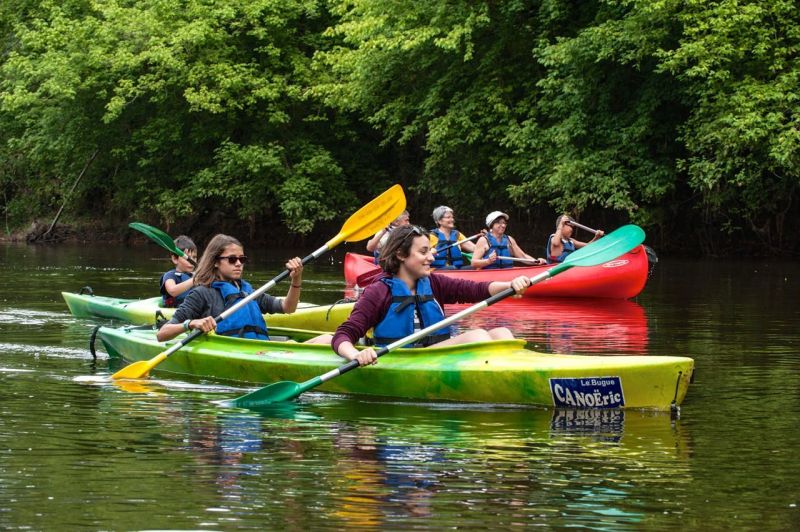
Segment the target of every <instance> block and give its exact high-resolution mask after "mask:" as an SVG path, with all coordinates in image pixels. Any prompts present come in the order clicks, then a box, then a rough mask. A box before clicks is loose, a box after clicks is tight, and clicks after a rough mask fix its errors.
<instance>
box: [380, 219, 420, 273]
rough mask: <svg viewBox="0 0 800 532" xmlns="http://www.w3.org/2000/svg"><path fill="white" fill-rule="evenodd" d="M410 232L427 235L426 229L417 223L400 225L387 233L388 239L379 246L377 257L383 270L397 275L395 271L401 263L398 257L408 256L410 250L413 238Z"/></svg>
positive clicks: (397, 270)
mask: <svg viewBox="0 0 800 532" xmlns="http://www.w3.org/2000/svg"><path fill="white" fill-rule="evenodd" d="M412 234H413V235H414V236H424V237H426V238H427V237H428V231H427V230H426V229H423V228H422V227H420V226H418V225H401V226H400V227H397V228H395V230H394V231H392V234H391V235H389V240H387V241H386V243H385V244H384V245H383V247H382V248H381V254H380V256H379V257H378V264H380V265H381V268H383V271H385V272H386V273H390V274H392V275H397V272H399V271H400V265H401V264H402V263H403V261H401V260H400V257H403V258H405V257H408V255H409V253H410V252H411V245H412V244H413V243H414V238H409V235H412ZM398 255H399V256H400V257H398Z"/></svg>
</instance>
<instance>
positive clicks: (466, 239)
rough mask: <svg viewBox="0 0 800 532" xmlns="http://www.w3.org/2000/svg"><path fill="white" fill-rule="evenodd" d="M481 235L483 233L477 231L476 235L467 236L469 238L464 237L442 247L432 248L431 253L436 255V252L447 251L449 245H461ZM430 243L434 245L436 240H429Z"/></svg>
mask: <svg viewBox="0 0 800 532" xmlns="http://www.w3.org/2000/svg"><path fill="white" fill-rule="evenodd" d="M481 235H483V233H478V234H477V235H472V236H471V237H469V238H465V239H464V240H459V241H458V242H453V243H452V244H450V245H449V246H445V247H443V248H442V249H434V250H433V253H434V254H437V255H438V254H439V253H441V252H442V251H447V250H448V249H450V248H451V247H453V246H460V245H461V244H463V243H464V242H471V241H472V240H475V239H476V238H478V237H479V236H481ZM434 236H435V235H434ZM437 241H438V240H437ZM431 245H432V246H435V245H436V242H431Z"/></svg>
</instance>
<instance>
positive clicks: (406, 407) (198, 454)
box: [0, 245, 800, 530]
mask: <svg viewBox="0 0 800 532" xmlns="http://www.w3.org/2000/svg"><path fill="white" fill-rule="evenodd" d="M354 250H356V251H359V248H356V249H354ZM336 251H337V252H336V253H334V254H333V255H332V256H331V257H325V258H323V259H320V261H319V263H318V264H314V265H311V266H309V267H308V268H307V272H306V275H305V278H306V281H305V283H304V300H306V301H309V302H312V303H332V302H333V301H335V300H337V299H339V298H341V297H342V295H343V291H344V281H343V278H342V274H341V271H342V265H341V260H342V250H336ZM289 253H291V252H290V251H283V252H281V253H277V254H275V255H274V257H273V259H274V260H269V259H268V257H266V256H265V255H266V254H265V252H264V251H263V250H248V255H251V256H254V257H255V259H256V260H255V261H254V263H253V264H252V265H251V264H248V274H247V275H246V277H247V278H248V279H250V280H251V282H253V284H261V283H263V282H265V281H266V280H268V279H270V278H272V277H273V276H274V275H276V274H277V273H278V272H279V271H280V269H281V266H282V261H281V260H279V259H284V260H285V258H286V257H288V256H289ZM297 254H300V255H302V254H303V253H302V252H297ZM166 269H167V261H166V260H165V259H164V257H163V253H161V252H160V250H159V249H158V248H156V247H155V246H152V245H150V246H147V247H140V248H126V247H123V246H116V245H86V246H63V247H55V248H51V247H26V246H17V245H3V246H0V274H2V276H3V278H4V279H5V286H4V288H3V290H2V292H1V293H0V528H3V529H12V530H14V529H34V530H53V529H64V528H67V529H77V528H87V529H104V530H144V529H165V528H169V529H194V530H233V529H239V528H254V529H264V528H281V529H285V528H291V529H306V528H314V529H319V528H335V529H341V528H344V527H364V528H379V527H380V528H390V529H398V528H403V529H406V528H433V529H441V528H450V527H452V528H488V527H492V528H498V527H499V528H507V527H511V526H517V525H521V526H531V525H544V526H550V527H567V526H580V527H588V528H595V529H609V530H620V529H637V530H638V529H651V528H664V529H674V528H678V527H681V528H692V529H699V528H703V529H723V528H730V527H737V528H745V529H772V530H789V529H795V530H796V529H798V527H800V508H799V507H798V505H800V465H798V464H800V461H799V460H798V458H797V449H798V448H800V430H798V429H799V428H800V407H799V406H800V377H799V375H800V354H798V351H800V347H798V346H800V341H798V340H799V338H798V337H799V336H800V333H798V331H800V309H798V305H797V302H798V294H800V290H799V289H800V286H799V284H800V283H798V279H800V265H798V263H796V262H788V261H783V262H781V261H761V260H741V261H724V262H723V261H710V260H702V261H700V260H696V261H680V260H669V259H664V258H662V260H661V262H660V263H659V264H658V265H657V267H656V269H655V271H654V272H653V276H652V278H651V279H650V280H649V282H648V285H647V287H646V288H645V290H644V292H643V293H642V294H641V295H640V296H639V297H638V298H637V299H636V300H634V301H627V302H626V301H621V302H614V301H605V302H604V301H584V302H581V301H573V302H569V301H567V302H560V303H559V302H554V301H510V302H503V303H501V304H499V305H497V306H494V307H491V308H490V309H487V310H484V311H482V312H483V313H482V314H480V313H479V314H477V315H474V316H472V317H470V318H468V320H467V323H465V324H464V325H465V326H493V325H506V326H509V327H511V328H512V329H513V330H514V332H515V333H516V334H517V335H518V336H521V337H524V338H526V339H527V340H528V341H529V343H530V346H531V347H532V348H534V349H537V350H540V351H549V352H563V353H593V354H596V353H607V354H621V355H624V354H649V355H653V356H657V355H665V354H669V355H687V356H691V357H693V358H694V359H695V362H696V378H695V382H694V384H693V385H692V386H691V387H690V389H689V393H688V395H687V398H686V400H685V402H684V404H683V407H682V410H681V413H680V417H679V418H678V419H672V418H671V417H670V415H669V414H664V413H654V412H640V411H624V412H623V411H581V410H552V409H547V408H515V407H508V406H505V407H504V406H481V405H469V404H435V403H409V402H403V401H379V400H373V399H366V398H356V397H347V396H340V395H331V394H324V393H313V392H312V393H307V394H304V395H303V396H302V397H301V399H300V400H299V401H298V402H297V403H295V404H292V405H289V406H286V407H285V408H280V409H276V410H275V411H270V412H262V413H254V412H250V411H245V410H238V409H230V408H222V407H219V406H217V405H216V404H214V403H213V402H212V401H213V400H217V399H225V398H230V397H235V396H238V395H241V394H242V393H244V392H245V391H246V390H247V389H246V388H237V387H232V386H229V385H222V384H219V383H214V382H212V381H201V380H195V381H181V380H178V379H176V378H175V377H174V376H167V375H158V374H154V376H153V377H152V378H151V379H150V381H148V382H147V383H146V384H143V385H141V386H138V387H134V388H120V387H117V386H115V385H112V384H103V385H98V384H94V385H92V384H87V383H85V382H82V381H81V379H80V377H82V376H87V375H108V374H109V372H110V370H109V361H108V359H107V357H106V355H105V353H103V352H102V351H100V352H99V354H98V359H97V360H96V361H95V360H93V358H92V356H91V354H90V352H89V349H88V338H89V335H90V333H91V330H92V328H93V327H94V326H95V325H97V324H98V323H99V322H95V321H92V320H82V319H75V318H73V317H72V316H71V315H70V314H69V312H68V311H67V308H66V305H65V304H64V302H63V300H62V299H61V296H60V292H61V291H62V290H65V291H77V290H78V289H79V288H80V287H82V286H84V285H91V286H92V288H93V289H94V291H95V293H97V294H99V295H112V296H117V297H132V298H139V297H147V296H151V295H155V293H156V290H157V279H158V276H159V275H160V273H162V272H163V271H164V270H166ZM280 288H281V289H280V290H277V291H276V293H278V294H280V293H283V291H284V290H285V286H283V287H280ZM389 356H391V355H389ZM76 379H77V380H76Z"/></svg>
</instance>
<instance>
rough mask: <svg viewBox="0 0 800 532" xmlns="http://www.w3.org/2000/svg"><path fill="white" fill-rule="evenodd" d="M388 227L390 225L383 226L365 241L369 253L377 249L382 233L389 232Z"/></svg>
mask: <svg viewBox="0 0 800 532" xmlns="http://www.w3.org/2000/svg"><path fill="white" fill-rule="evenodd" d="M390 228H391V226H388V227H384V228H383V229H381V230H380V231H378V232H377V233H375V235H374V236H373V237H372V238H370V239H369V241H368V242H367V251H369V252H370V253H375V251H376V250H377V249H378V244H380V242H381V238H383V235H385V234H386V233H388V232H389V229H390Z"/></svg>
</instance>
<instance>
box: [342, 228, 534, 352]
mask: <svg viewBox="0 0 800 532" xmlns="http://www.w3.org/2000/svg"><path fill="white" fill-rule="evenodd" d="M433 260H434V259H433V252H432V250H431V246H430V240H429V238H428V232H427V231H426V230H425V229H422V228H421V227H418V226H415V225H408V226H403V227H399V228H397V229H395V230H394V231H393V232H392V235H391V237H390V238H389V240H388V241H387V242H386V244H385V245H384V246H383V249H382V250H381V255H380V259H379V261H380V264H381V267H382V268H383V270H384V272H385V273H384V275H383V276H382V277H381V278H379V279H377V280H376V281H374V282H373V283H372V284H371V285H369V286H368V287H367V289H366V290H365V291H364V293H363V294H362V295H361V297H360V298H359V300H358V303H356V305H355V307H354V308H353V312H352V314H350V318H348V320H347V321H346V322H344V323H343V324H342V325H340V326H339V327H338V328H337V329H336V334H335V335H334V337H333V341H332V342H331V346H332V347H333V350H334V352H336V353H337V354H338V355H339V356H341V357H344V358H346V359H348V360H354V359H357V360H358V362H359V364H361V365H362V366H363V365H366V364H374V363H376V362H377V355H376V354H375V349H373V348H371V347H370V348H367V349H364V350H358V349H357V348H356V347H355V344H356V343H357V342H358V340H359V339H360V338H362V337H364V335H365V334H366V333H367V331H368V330H369V329H371V328H372V327H375V326H376V325H379V324H382V323H385V320H384V318H385V317H386V315H387V313H388V312H389V309H390V307H391V306H392V305H393V295H392V289H391V288H390V286H389V285H390V284H393V283H395V284H398V282H399V281H401V282H403V283H404V284H405V286H406V287H407V288H408V290H409V291H410V293H411V294H414V295H416V294H417V289H418V287H420V286H426V284H427V283H419V281H420V280H422V279H429V281H430V292H432V294H433V298H434V300H435V302H436V303H437V304H438V305H439V306H441V305H444V304H447V303H474V302H478V301H483V300H484V299H487V298H488V297H490V296H492V295H494V294H497V293H499V292H502V291H503V290H505V289H507V288H509V287H512V288H513V289H514V290H515V291H516V292H517V294H522V292H524V291H525V289H526V288H527V287H528V286H530V279H529V278H528V277H525V276H520V277H517V278H516V279H514V280H513V281H511V282H500V281H495V282H491V283H489V282H484V283H475V282H472V281H466V280H462V279H451V278H448V277H444V276H439V275H436V274H431V263H432V262H433ZM426 289H427V288H426ZM400 306H402V304H401V305H400ZM425 325H426V326H427V325H431V323H425ZM513 338H514V336H513V335H512V334H511V331H509V330H508V329H507V328H505V327H498V328H496V329H492V330H490V331H486V330H484V329H473V330H470V331H467V332H464V333H461V334H459V335H458V336H453V337H451V338H448V339H447V340H444V341H440V342H437V343H434V344H432V345H436V346H446V345H454V344H462V343H467V342H481V341H488V340H506V339H513Z"/></svg>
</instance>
